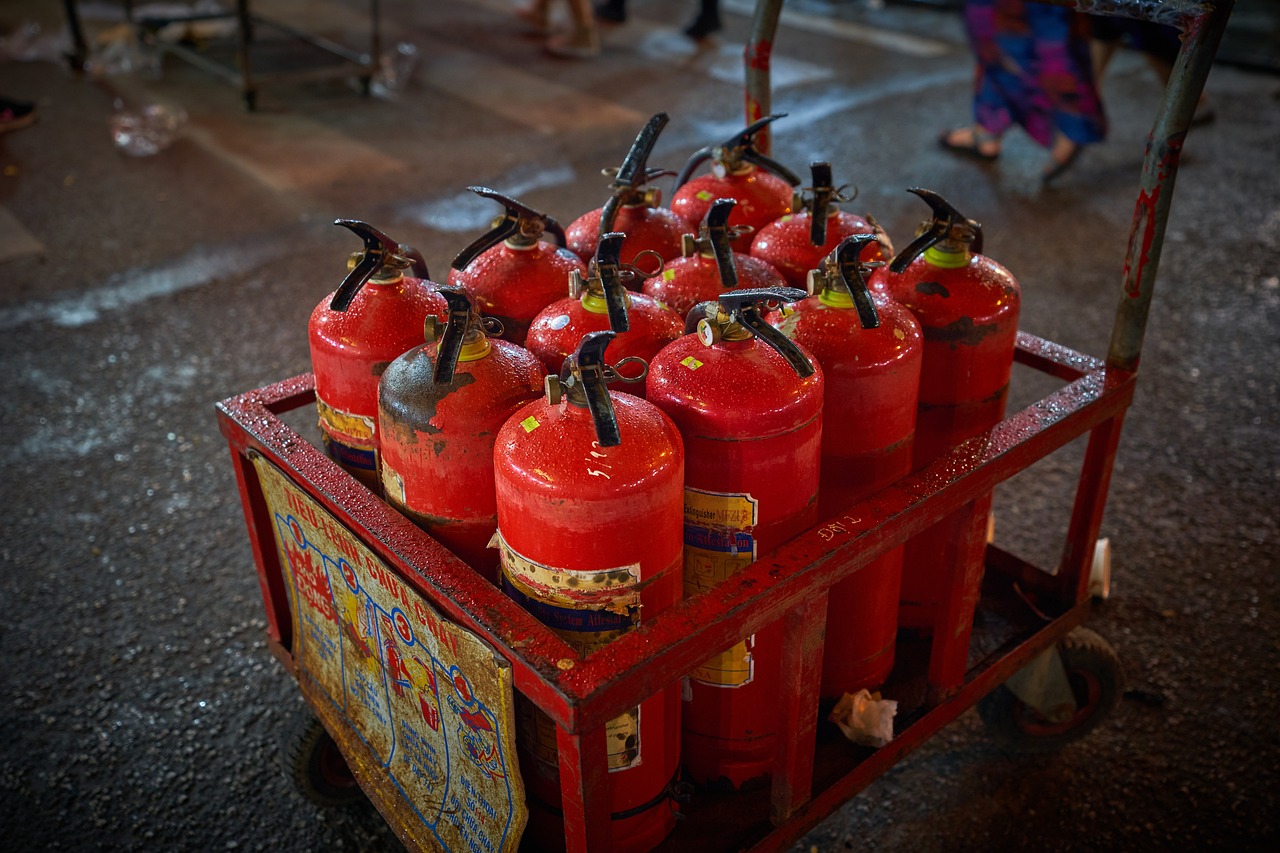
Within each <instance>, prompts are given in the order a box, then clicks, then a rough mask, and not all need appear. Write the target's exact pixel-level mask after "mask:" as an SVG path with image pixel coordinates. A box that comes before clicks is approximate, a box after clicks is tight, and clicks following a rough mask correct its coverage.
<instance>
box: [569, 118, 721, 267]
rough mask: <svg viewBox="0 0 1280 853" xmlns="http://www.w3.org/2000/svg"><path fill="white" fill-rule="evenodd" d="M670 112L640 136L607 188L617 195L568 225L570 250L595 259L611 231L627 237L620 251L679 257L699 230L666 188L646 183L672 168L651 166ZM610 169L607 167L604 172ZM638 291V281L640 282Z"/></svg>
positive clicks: (630, 254)
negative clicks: (685, 240)
mask: <svg viewBox="0 0 1280 853" xmlns="http://www.w3.org/2000/svg"><path fill="white" fill-rule="evenodd" d="M667 121H668V117H667V114H666V113H657V114H656V115H654V116H653V117H652V118H650V119H649V121H648V123H647V124H646V125H645V126H644V128H642V129H641V131H640V133H639V135H637V136H636V139H635V142H633V143H632V144H631V149H630V150H629V151H628V152H627V156H626V159H624V160H623V161H622V166H621V167H619V169H618V172H617V174H616V175H615V176H614V179H613V183H612V184H610V185H609V188H610V189H611V190H612V191H613V195H611V196H610V197H609V200H608V201H607V202H605V205H604V207H602V208H600V209H599V210H593V211H590V212H589V213H584V214H582V215H581V216H579V217H578V218H577V219H575V220H574V221H573V222H571V223H569V227H568V229H566V231H565V236H566V237H567V238H568V241H569V248H570V249H572V250H573V251H574V252H575V253H576V254H577V255H578V257H580V258H582V259H583V260H586V259H588V258H591V257H594V256H595V253H596V245H597V244H598V243H599V241H600V238H601V237H603V236H604V235H605V234H608V233H609V232H611V231H620V232H622V233H623V234H625V235H627V240H626V244H625V245H624V246H623V249H622V251H623V252H625V253H626V257H628V258H634V257H636V256H638V255H640V254H641V253H643V252H655V253H657V255H658V256H659V257H660V258H662V260H663V261H669V260H671V259H672V258H678V257H680V245H681V242H680V241H681V238H682V237H683V235H684V234H685V232H687V231H692V230H694V228H696V225H695V224H692V223H689V222H686V221H685V220H684V219H683V218H682V217H681V216H679V215H677V214H676V213H673V212H672V211H670V210H667V209H666V208H663V207H659V205H660V204H661V203H662V190H660V189H658V188H657V187H647V188H646V187H645V184H647V183H648V182H649V181H651V180H653V179H654V178H658V177H661V176H663V175H669V174H671V172H669V171H666V170H665V169H650V168H649V167H648V161H649V154H650V153H651V152H652V151H653V145H654V143H655V142H657V141H658V134H659V133H661V132H662V128H664V127H666V125H667ZM608 173H609V172H608V171H606V174H608ZM637 289H639V288H638V284H637Z"/></svg>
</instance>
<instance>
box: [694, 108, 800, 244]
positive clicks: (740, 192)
mask: <svg viewBox="0 0 1280 853" xmlns="http://www.w3.org/2000/svg"><path fill="white" fill-rule="evenodd" d="M785 115H786V113H775V114H774V115H769V116H765V117H764V118H762V119H759V120H758V121H755V122H752V123H751V124H750V125H748V126H747V127H746V128H744V129H743V130H741V131H739V132H738V133H736V134H734V135H733V136H731V137H729V138H728V139H726V140H725V141H724V142H721V143H720V144H719V145H712V146H708V147H706V148H703V149H700V150H699V151H697V152H696V153H695V154H694V155H693V156H692V157H690V158H689V162H687V163H685V164H684V168H683V169H681V170H680V174H679V175H677V176H676V182H675V191H674V192H673V193H672V196H671V209H672V210H673V211H675V212H676V214H677V215H679V216H680V217H681V218H683V219H684V220H685V221H686V222H701V221H702V220H703V217H705V216H706V215H707V211H708V210H710V209H711V206H712V205H713V204H714V203H715V201H716V199H720V198H731V199H734V200H735V201H737V202H738V206H737V207H736V208H734V211H733V216H732V217H731V221H730V223H729V224H730V226H731V227H732V226H737V227H738V228H739V229H740V230H739V231H738V232H736V233H735V234H734V236H733V237H732V241H733V247H734V249H736V250H737V251H739V252H749V251H750V250H751V240H752V238H753V237H754V236H755V235H756V234H757V233H759V231H760V229H762V228H764V227H765V226H766V225H768V224H769V223H770V222H774V221H776V220H778V219H781V218H782V217H783V216H786V215H787V214H788V213H790V212H791V204H792V201H793V197H794V191H793V190H792V187H798V186H800V178H799V177H797V176H796V174H795V173H794V172H792V171H791V170H790V169H788V168H787V167H785V166H783V165H782V164H781V163H778V162H776V161H774V160H771V159H770V158H768V157H766V156H765V155H764V154H761V153H760V151H759V149H758V148H756V134H757V133H759V132H760V131H761V130H763V129H764V128H765V127H767V126H768V125H769V124H770V122H773V121H775V120H777V119H780V118H782V117H784V116H785ZM707 160H710V161H711V171H710V172H708V173H707V174H705V175H700V176H699V177H696V178H694V179H693V180H689V176H690V175H691V174H693V170H694V169H696V168H697V167H698V166H700V165H702V164H703V163H705V162H706V161H707Z"/></svg>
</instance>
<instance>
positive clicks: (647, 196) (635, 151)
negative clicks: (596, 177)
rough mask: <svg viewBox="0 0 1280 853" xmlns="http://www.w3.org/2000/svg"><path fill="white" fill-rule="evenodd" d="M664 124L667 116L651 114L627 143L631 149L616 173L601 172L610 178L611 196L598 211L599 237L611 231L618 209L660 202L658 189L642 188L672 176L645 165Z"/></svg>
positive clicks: (660, 192)
mask: <svg viewBox="0 0 1280 853" xmlns="http://www.w3.org/2000/svg"><path fill="white" fill-rule="evenodd" d="M668 121H670V117H669V116H668V115H667V114H666V113H655V114H654V115H653V116H651V117H650V119H649V121H648V122H646V123H645V126H644V127H642V128H641V129H640V133H638V134H637V135H636V138H635V141H634V142H632V143H631V148H630V149H629V150H628V151H627V156H626V157H625V158H623V161H622V165H621V166H619V167H618V168H617V169H616V170H614V169H605V170H604V173H605V174H606V175H612V176H613V181H612V183H610V184H609V189H610V190H611V191H612V193H613V194H612V195H611V196H610V197H609V200H608V201H607V202H605V205H604V208H603V209H602V210H601V212H600V237H601V238H603V237H604V235H605V234H606V233H607V232H609V231H612V230H613V221H614V218H615V217H616V216H617V215H618V208H619V207H622V206H624V205H637V204H644V205H647V206H648V207H657V206H658V205H660V204H661V203H662V190H660V189H658V188H657V187H647V188H646V186H645V185H646V184H647V183H649V181H652V180H653V179H654V178H660V177H662V176H663V175H670V174H672V173H671V172H670V171H669V170H667V169H656V168H650V167H649V165H648V164H649V155H650V154H652V153H653V146H654V144H655V143H657V141H658V134H660V133H662V129H663V128H664V127H666V126H667V122H668Z"/></svg>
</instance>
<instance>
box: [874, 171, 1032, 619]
mask: <svg viewBox="0 0 1280 853" xmlns="http://www.w3.org/2000/svg"><path fill="white" fill-rule="evenodd" d="M909 192H912V193H915V194H916V195H918V196H919V197H920V198H922V199H923V200H924V201H925V202H926V203H927V204H928V205H929V207H930V208H931V209H932V213H933V215H932V217H931V218H930V220H929V221H927V222H926V223H925V224H924V226H923V228H922V231H921V233H920V235H919V236H918V237H916V239H915V240H914V241H913V242H912V243H911V244H910V245H909V246H907V247H906V248H905V249H903V250H902V253H901V254H899V255H898V256H897V257H896V258H894V259H893V261H892V263H890V264H889V266H888V267H887V268H884V269H880V270H877V271H876V273H875V275H874V276H873V277H872V281H871V283H872V286H873V287H875V288H877V289H880V290H883V291H885V292H887V293H888V294H889V295H890V296H891V297H892V298H893V299H895V300H896V301H897V302H899V303H901V304H902V305H903V306H905V307H906V308H907V309H908V310H909V311H911V313H913V314H914V315H915V317H916V319H917V320H918V321H919V322H920V326H921V328H922V329H923V331H924V361H923V366H922V367H921V374H920V406H919V411H918V413H917V419H916V441H915V449H914V451H913V460H914V467H915V468H916V469H919V468H922V467H924V466H925V465H927V464H929V463H930V462H932V461H933V460H934V459H936V458H937V457H938V456H940V455H942V454H944V453H946V452H947V451H948V450H950V449H951V448H952V447H954V446H955V445H957V444H959V443H960V442H962V441H964V440H965V439H968V438H971V437H973V436H975V435H979V434H981V433H983V432H986V431H987V430H989V429H990V428H991V427H993V426H995V425H996V424H998V423H999V422H1000V421H1001V419H1003V418H1004V410H1005V401H1006V398H1007V397H1008V391H1009V376H1010V373H1011V372H1012V369H1013V353H1014V348H1015V345H1016V342H1017V332H1018V311H1019V308H1020V306H1021V299H1022V296H1021V287H1020V286H1019V285H1018V282H1017V281H1016V280H1015V279H1014V277H1013V276H1012V275H1011V274H1010V273H1009V271H1008V270H1006V269H1005V268H1004V267H1002V266H1001V265H1000V264H998V263H996V262H995V261H993V260H991V259H990V258H988V257H987V256H985V255H983V254H981V251H982V226H981V225H979V224H978V223H977V222H975V221H973V220H972V219H968V218H966V217H965V216H964V215H963V214H961V213H960V212H959V211H957V210H956V209H955V208H954V207H952V206H951V205H950V204H949V203H948V202H947V201H946V200H945V199H944V198H942V196H940V195H938V194H937V193H936V192H933V191H931V190H927V189H922V188H920V187H912V188H911V189H910V190H909ZM953 527H954V525H952V524H949V523H948V521H947V519H944V520H943V521H941V522H939V523H938V524H937V525H935V526H934V527H932V528H930V529H929V530H926V531H924V532H923V533H921V534H919V535H918V536H916V537H915V538H914V539H912V540H911V541H909V542H908V543H907V545H906V556H905V558H904V563H903V574H902V608H901V610H900V613H899V624H900V625H901V626H902V627H905V628H910V629H913V630H917V631H921V632H927V631H929V630H931V629H932V626H933V622H934V619H935V617H936V615H937V611H938V606H939V600H938V595H939V590H940V589H941V588H942V580H941V579H944V578H945V577H946V572H948V571H951V570H953V569H954V568H955V565H956V559H957V558H954V557H953V556H952V555H953V554H954V548H955V543H956V542H957V541H960V540H961V538H962V537H960V536H957V534H956V531H955V530H954V529H953Z"/></svg>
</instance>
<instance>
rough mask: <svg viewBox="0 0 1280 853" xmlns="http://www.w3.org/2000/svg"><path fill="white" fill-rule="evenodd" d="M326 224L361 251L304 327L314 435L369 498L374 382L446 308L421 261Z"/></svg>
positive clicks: (366, 233)
mask: <svg viewBox="0 0 1280 853" xmlns="http://www.w3.org/2000/svg"><path fill="white" fill-rule="evenodd" d="M334 224H335V225H341V226H343V227H345V228H349V229H350V230H351V231H353V232H355V233H356V234H358V235H359V236H360V238H361V239H362V240H364V251H363V252H362V253H357V254H355V255H352V262H353V264H352V267H351V270H350V271H349V272H348V273H347V277H346V279H344V280H343V282H342V284H341V285H339V287H338V289H337V290H335V291H334V292H333V293H331V294H329V295H328V296H327V297H325V298H324V300H322V301H321V302H320V304H319V305H317V306H316V307H315V310H313V311H312V312H311V319H310V322H309V323H308V332H309V338H310V343H311V369H312V372H313V373H314V374H315V386H316V408H317V409H318V410H319V414H320V435H321V438H322V440H323V441H324V446H325V449H326V450H327V451H328V452H329V455H330V456H332V457H333V458H334V459H335V460H336V461H337V462H338V464H339V465H341V466H342V467H343V468H345V469H346V470H347V471H348V472H350V473H351V474H352V475H353V476H354V477H355V478H356V479H358V480H360V481H361V482H362V483H364V484H365V485H366V486H368V487H369V488H371V489H374V490H375V491H376V490H377V489H378V488H379V483H378V378H379V377H380V376H381V375H382V371H383V370H384V369H386V367H387V365H388V364H390V363H391V362H392V361H394V360H395V359H396V358H397V357H398V356H400V355H401V354H402V353H404V352H406V351H408V350H410V349H412V348H413V347H414V346H416V345H417V344H420V343H422V324H423V322H424V321H425V320H426V318H427V317H428V316H432V315H434V316H436V317H439V318H441V319H444V318H445V317H446V316H447V315H448V310H449V308H448V305H447V304H446V303H445V301H444V298H443V297H441V296H440V294H438V293H437V292H436V285H435V284H434V283H433V282H432V281H430V276H429V274H428V272H427V265H426V263H425V262H424V261H423V260H422V255H420V254H418V253H417V252H416V251H415V250H413V249H411V248H409V247H408V246H403V245H401V244H399V243H396V242H395V241H394V240H392V239H391V238H390V237H388V236H387V235H386V234H383V233H382V232H381V231H379V230H378V229H377V228H374V227H373V226H372V225H369V224H367V223H365V222H360V221H358V220H354V219H339V220H337V221H336V222H335V223H334ZM406 270H409V271H410V272H412V273H413V275H411V276H409V275H405V271H406ZM366 282H367V283H368V284H369V285H370V286H369V287H365V283H366Z"/></svg>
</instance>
